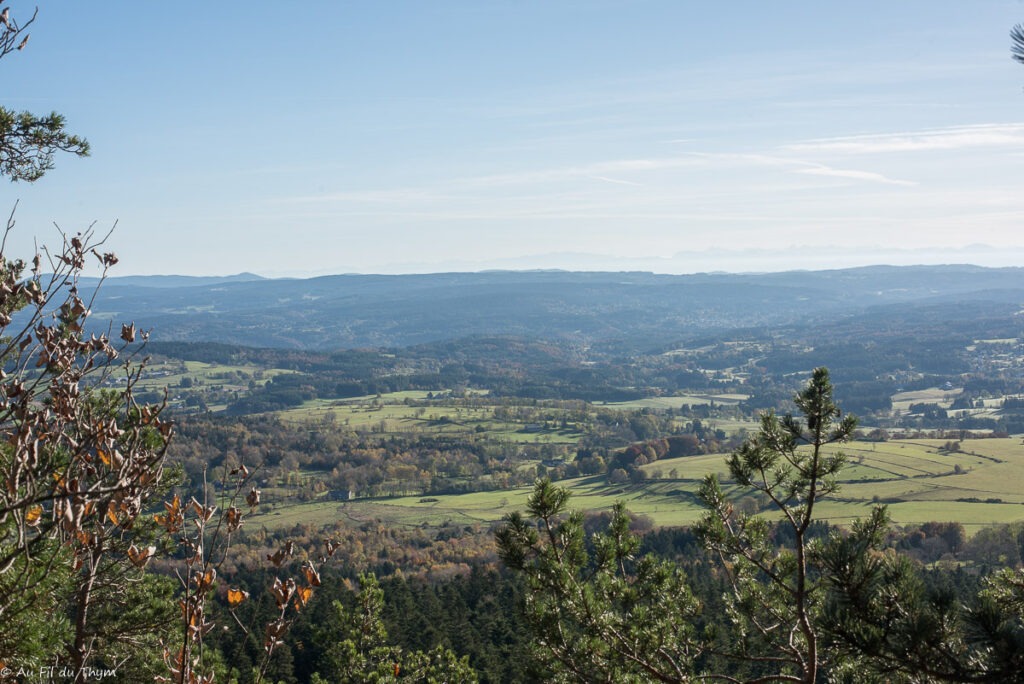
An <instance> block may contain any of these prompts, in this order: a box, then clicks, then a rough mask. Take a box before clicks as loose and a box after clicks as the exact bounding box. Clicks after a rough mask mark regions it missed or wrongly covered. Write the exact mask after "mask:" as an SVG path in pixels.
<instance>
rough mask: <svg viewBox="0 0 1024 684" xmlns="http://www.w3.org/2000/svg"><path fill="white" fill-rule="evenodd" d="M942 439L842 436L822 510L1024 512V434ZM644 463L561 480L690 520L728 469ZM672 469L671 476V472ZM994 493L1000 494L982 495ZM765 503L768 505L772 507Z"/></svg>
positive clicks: (445, 505) (581, 496)
mask: <svg viewBox="0 0 1024 684" xmlns="http://www.w3.org/2000/svg"><path fill="white" fill-rule="evenodd" d="M945 443H946V440H913V441H910V440H906V441H904V440H894V441H890V442H874V443H870V442H855V443H852V444H848V445H844V447H843V451H844V452H845V453H846V454H847V455H848V457H849V459H850V461H849V463H850V465H849V466H848V467H847V468H846V470H844V471H843V473H842V474H841V481H842V488H841V490H840V491H839V492H838V493H837V494H836V495H835V496H833V497H831V498H829V499H825V500H823V501H821V502H820V503H819V505H818V508H817V516H818V517H820V518H821V519H823V520H828V521H830V522H832V523H835V524H841V525H847V524H849V523H851V522H852V521H853V520H856V519H857V518H863V517H865V516H866V515H868V513H869V512H870V510H871V507H872V506H873V505H875V504H877V503H885V504H886V505H887V506H888V508H889V513H890V515H891V517H892V519H893V521H894V522H895V523H896V524H900V525H909V524H920V523H923V522H928V521H933V520H934V521H956V522H960V523H962V524H963V525H964V527H965V528H966V530H967V531H968V534H970V533H972V532H975V531H977V530H978V529H980V528H981V527H983V526H985V525H991V524H993V523H1007V522H1015V521H1020V520H1024V487H1022V486H1021V484H1022V483H1024V445H1022V444H1021V440H1020V439H1019V438H1007V439H978V440H967V441H964V442H962V443H961V449H962V451H960V452H946V451H943V449H942V447H943V445H944V444H945ZM957 466H959V468H960V472H959V473H957V471H956V468H957ZM643 469H644V471H645V472H647V474H648V476H649V477H650V478H652V479H649V480H648V481H647V482H645V483H643V484H638V485H634V484H628V485H611V484H609V483H608V482H607V480H606V479H605V478H604V477H583V478H576V479H571V480H563V481H560V482H559V483H558V484H559V485H561V486H564V487H567V488H568V489H569V490H570V491H571V492H572V499H571V505H572V507H574V508H577V509H580V510H586V511H603V510H608V509H610V508H611V507H612V506H613V505H614V504H615V502H616V501H620V500H621V501H624V502H625V503H626V505H627V507H628V508H629V509H630V510H631V511H633V512H634V513H641V514H645V515H648V516H650V517H651V518H652V519H653V520H654V522H655V524H656V525H659V526H666V525H667V526H676V525H689V524H692V523H693V522H695V521H696V520H697V519H698V518H699V517H700V516H701V514H702V513H703V508H702V507H701V506H700V504H699V503H698V501H697V499H696V492H697V489H698V488H699V486H700V482H701V480H702V479H703V477H704V476H705V474H707V473H719V474H720V477H721V476H722V474H724V473H725V471H726V466H725V455H723V454H709V455H702V456H692V457H684V458H676V459H665V460H662V461H656V462H655V463H651V464H648V465H646V466H644V468H643ZM673 471H674V475H675V476H674V477H671V478H670V477H669V474H670V473H672V472H673ZM659 478H660V479H659ZM530 491H531V488H530V487H519V488H516V489H511V490H502V491H492V492H477V493H472V494H460V495H451V496H445V495H437V496H430V497H426V498H425V497H422V496H405V497H395V498H389V499H356V500H355V501H351V502H347V503H345V504H341V503H339V502H330V503H326V502H321V501H317V502H314V503H308V504H296V505H294V506H281V507H278V509H277V511H275V512H274V513H271V514H270V515H260V516H259V517H258V518H257V519H256V520H257V522H258V523H259V524H264V525H267V526H268V527H279V526H285V525H290V524H294V523H295V522H304V523H326V522H332V521H335V520H338V519H339V518H347V519H349V520H352V521H360V522H366V521H380V522H383V523H384V524H389V525H401V526H417V525H423V524H426V525H431V526H433V525H441V524H444V523H445V522H453V523H456V524H474V523H484V524H489V523H495V522H498V521H499V520H500V519H501V518H502V516H503V515H504V514H506V513H509V512H511V511H514V510H519V511H521V510H523V509H524V508H525V505H526V498H527V497H528V496H529V493H530ZM736 495H737V498H742V497H743V496H744V495H745V493H744V492H742V491H737V492H736ZM967 499H975V500H976V501H968V500H967ZM993 499H999V500H1001V501H1002V503H994V502H988V501H986V500H993ZM752 503H753V502H752ZM764 512H765V514H768V515H771V514H772V511H771V510H770V509H765V511H764Z"/></svg>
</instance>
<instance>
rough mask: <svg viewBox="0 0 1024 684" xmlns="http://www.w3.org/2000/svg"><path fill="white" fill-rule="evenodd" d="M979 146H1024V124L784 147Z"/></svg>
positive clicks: (846, 150)
mask: <svg viewBox="0 0 1024 684" xmlns="http://www.w3.org/2000/svg"><path fill="white" fill-rule="evenodd" d="M977 147H1024V123H997V124H977V125H973V126H954V127H950V128H939V129H929V130H922V131H908V132H901V133H884V134H878V135H854V136H845V137H838V138H821V139H817V140H807V141H803V142H798V143H793V144H790V145H784V146H783V147H782V148H781V149H783V150H787V151H793V152H833V153H836V152H837V153H842V154H882V153H891V152H929V151H933V150H957V149H966V148H977Z"/></svg>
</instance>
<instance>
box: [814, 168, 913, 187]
mask: <svg viewBox="0 0 1024 684" xmlns="http://www.w3.org/2000/svg"><path fill="white" fill-rule="evenodd" d="M796 172H797V173H806V174H810V175H812V176H834V177H836V178H850V179H853V180H862V181H868V182H871V183H884V184H885V185H902V186H904V187H907V186H914V185H917V183H915V182H914V181H907V180H899V179H897V178H889V177H888V176H884V175H882V174H880V173H875V172H874V171H858V170H856V169H834V168H832V167H830V166H825V165H823V164H814V165H811V166H808V167H807V168H802V169H796Z"/></svg>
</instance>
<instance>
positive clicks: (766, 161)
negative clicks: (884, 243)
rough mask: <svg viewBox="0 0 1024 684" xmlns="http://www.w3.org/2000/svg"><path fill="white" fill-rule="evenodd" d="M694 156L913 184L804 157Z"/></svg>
mask: <svg viewBox="0 0 1024 684" xmlns="http://www.w3.org/2000/svg"><path fill="white" fill-rule="evenodd" d="M693 155H694V156H697V157H701V158H704V159H709V160H714V159H718V160H723V161H731V162H739V163H745V164H755V165H766V166H776V167H779V168H783V169H786V170H788V171H791V172H793V173H801V174H808V175H812V176H832V177H835V178H849V179H851V180H858V181H866V182H869V183H882V184H884V185H900V186H904V187H906V186H913V185H917V183H915V182H914V181H909V180H901V179H898V178H889V177H888V176H886V175H884V174H881V173H877V172H875V171H863V170H860V169H844V168H834V167H832V166H828V165H826V164H821V163H819V162H812V161H808V160H806V159H798V158H794V157H787V156H781V155H770V154H750V153H734V152H726V153H706V152H694V153H693Z"/></svg>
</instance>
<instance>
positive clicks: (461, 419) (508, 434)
mask: <svg viewBox="0 0 1024 684" xmlns="http://www.w3.org/2000/svg"><path fill="white" fill-rule="evenodd" d="M428 394H430V393H429V392H425V391H406V392H391V393H388V394H382V395H380V396H376V395H375V396H367V397H354V398H350V399H316V400H313V401H308V402H306V403H305V404H303V405H302V406H299V407H296V408H293V409H288V410H287V411H280V412H278V415H279V416H280V417H281V418H282V419H284V420H288V421H294V422H321V421H328V422H331V423H333V424H335V425H343V426H345V427H349V428H351V429H353V430H357V429H369V430H376V431H377V432H379V433H382V434H392V433H429V434H434V435H469V434H472V435H475V436H477V437H479V438H482V439H491V440H497V441H502V442H509V443H515V444H563V445H575V444H576V443H577V442H578V441H579V439H580V437H582V432H581V431H580V430H579V428H578V426H575V425H573V424H569V425H566V426H565V427H562V426H561V425H560V424H558V422H557V420H554V421H550V420H549V421H546V422H547V423H548V424H547V425H545V424H544V423H541V422H536V423H533V422H517V421H513V420H499V419H497V418H496V417H495V408H496V407H495V406H492V405H489V404H483V405H480V406H468V405H466V406H464V405H459V404H458V403H454V402H452V401H449V400H438V401H436V402H427V403H424V402H426V400H427V395H428ZM474 394H476V395H478V396H485V395H486V392H482V391H481V392H474ZM407 400H408V401H407ZM411 402H416V403H411ZM542 411H543V412H544V413H545V414H549V415H550V416H551V418H554V419H557V418H559V417H560V416H562V415H565V414H566V412H565V411H564V410H561V411H560V410H558V409H550V408H544V409H542Z"/></svg>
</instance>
